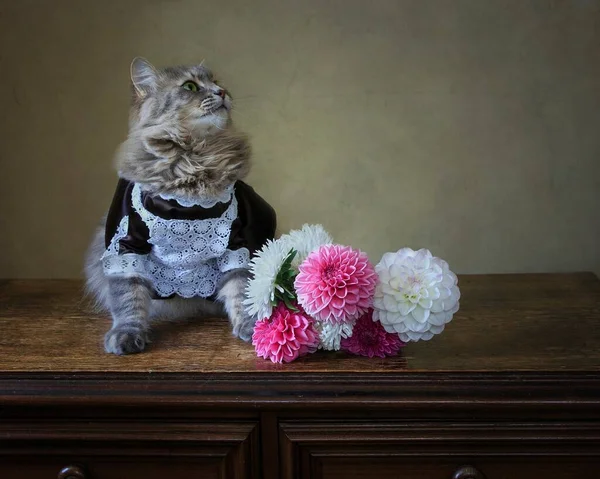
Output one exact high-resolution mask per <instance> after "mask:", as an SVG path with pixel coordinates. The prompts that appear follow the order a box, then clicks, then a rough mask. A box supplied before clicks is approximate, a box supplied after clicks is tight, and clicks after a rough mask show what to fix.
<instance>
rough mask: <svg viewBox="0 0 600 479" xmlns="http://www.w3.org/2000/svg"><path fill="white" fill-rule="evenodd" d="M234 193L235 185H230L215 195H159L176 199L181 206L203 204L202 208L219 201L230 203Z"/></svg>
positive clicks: (164, 198)
mask: <svg viewBox="0 0 600 479" xmlns="http://www.w3.org/2000/svg"><path fill="white" fill-rule="evenodd" d="M232 195H233V185H230V186H228V187H227V188H226V189H224V190H223V191H222V192H221V194H220V195H218V196H215V197H205V198H202V197H198V198H193V199H189V198H184V197H183V196H177V195H170V194H167V193H161V194H160V195H159V196H160V197H161V198H162V199H163V200H175V201H177V203H179V204H180V205H181V206H184V207H187V208H189V207H191V206H202V208H212V207H213V206H215V205H216V204H217V203H229V201H231V196H232Z"/></svg>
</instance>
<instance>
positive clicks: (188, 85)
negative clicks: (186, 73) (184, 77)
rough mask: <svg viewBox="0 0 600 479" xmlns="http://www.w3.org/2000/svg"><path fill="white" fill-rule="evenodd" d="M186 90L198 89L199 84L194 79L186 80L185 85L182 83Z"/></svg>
mask: <svg viewBox="0 0 600 479" xmlns="http://www.w3.org/2000/svg"><path fill="white" fill-rule="evenodd" d="M181 86H182V88H183V89H184V90H189V91H198V85H196V84H195V83H194V82H193V81H186V82H185V83H184V84H183V85H181Z"/></svg>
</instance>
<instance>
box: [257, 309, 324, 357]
mask: <svg viewBox="0 0 600 479" xmlns="http://www.w3.org/2000/svg"><path fill="white" fill-rule="evenodd" d="M252 344H253V345H254V348H255V349H256V354H257V355H258V356H259V357H261V358H265V359H270V360H271V361H273V362H274V363H281V362H285V363H289V362H290V361H293V360H294V359H296V358H297V357H299V356H303V355H304V354H307V353H314V352H315V351H316V350H317V347H318V345H319V335H318V333H317V332H316V330H315V328H314V325H313V321H312V319H311V318H309V317H308V316H306V314H305V313H304V312H302V311H299V312H294V311H291V310H289V309H288V308H287V307H286V306H285V304H283V303H279V305H278V306H277V307H276V308H274V309H273V314H272V315H271V317H270V318H268V319H264V320H262V321H257V323H256V325H255V326H254V334H253V335H252Z"/></svg>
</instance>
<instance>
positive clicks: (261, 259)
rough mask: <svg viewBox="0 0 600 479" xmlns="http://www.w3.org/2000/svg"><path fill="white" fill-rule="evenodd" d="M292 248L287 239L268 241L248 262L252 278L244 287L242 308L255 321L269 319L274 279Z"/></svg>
mask: <svg viewBox="0 0 600 479" xmlns="http://www.w3.org/2000/svg"><path fill="white" fill-rule="evenodd" d="M291 249H292V247H291V246H290V244H289V241H288V238H287V237H281V238H279V239H277V240H269V241H267V243H266V244H265V245H264V246H263V247H262V248H261V250H260V251H259V252H258V253H256V256H254V258H252V259H251V260H250V263H249V266H250V272H251V273H252V278H251V279H250V281H248V286H247V287H246V299H245V300H244V306H245V307H246V311H247V313H248V314H249V315H250V316H254V317H256V319H257V320H259V321H260V320H262V319H265V318H269V317H270V316H271V313H272V312H273V304H272V303H273V301H274V300H275V279H276V278H277V274H278V273H279V270H280V269H281V265H282V264H283V262H284V261H285V259H286V258H287V256H288V255H289V253H290V250H291Z"/></svg>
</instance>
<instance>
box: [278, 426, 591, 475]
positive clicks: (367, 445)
mask: <svg viewBox="0 0 600 479" xmlns="http://www.w3.org/2000/svg"><path fill="white" fill-rule="evenodd" d="M279 436H280V439H279V441H280V450H281V464H282V477H284V478H286V479H291V478H303V479H307V478H311V479H313V478H315V479H316V478H324V479H342V478H343V479H367V478H374V477H398V478H402V479H452V478H455V479H532V478H538V477H540V478H542V477H543V478H544V479H571V478H573V477H577V478H578V479H588V478H589V479H596V478H597V477H598V470H600V424H598V423H572V424H569V423H561V424H557V423H555V424H541V423H537V424H533V423H532V424H524V423H520V424H482V423H473V424H443V423H430V424H425V423H397V422H393V421H381V422H374V421H370V422H360V421H355V422H343V421H339V422H320V421H318V422H317V421H315V422H313V423H308V422H302V423H300V422H294V421H287V422H282V423H281V424H280V434H279ZM467 466H469V467H467Z"/></svg>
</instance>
